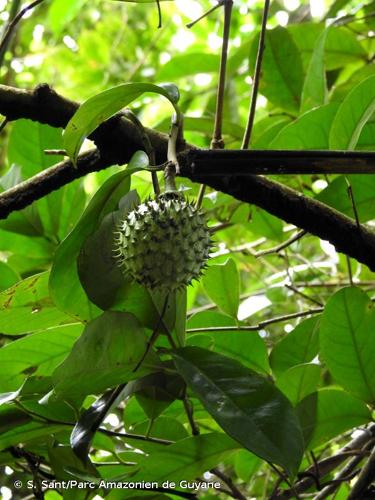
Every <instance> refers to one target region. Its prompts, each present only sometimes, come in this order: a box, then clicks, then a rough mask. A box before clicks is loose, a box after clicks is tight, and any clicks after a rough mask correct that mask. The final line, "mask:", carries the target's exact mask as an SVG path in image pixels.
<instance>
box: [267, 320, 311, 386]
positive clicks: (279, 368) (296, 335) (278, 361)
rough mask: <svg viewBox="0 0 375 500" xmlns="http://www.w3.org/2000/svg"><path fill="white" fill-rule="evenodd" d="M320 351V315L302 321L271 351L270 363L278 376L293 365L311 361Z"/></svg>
mask: <svg viewBox="0 0 375 500" xmlns="http://www.w3.org/2000/svg"><path fill="white" fill-rule="evenodd" d="M318 351H319V316H315V317H314V318H309V319H306V320H305V321H302V322H301V323H300V324H299V325H297V326H296V328H295V329H294V330H293V331H291V332H290V333H288V334H287V335H285V337H283V338H282V339H281V340H280V341H279V342H277V344H276V345H275V347H274V348H273V349H272V351H271V355H270V363H271V367H272V370H273V371H274V372H275V373H276V375H277V376H280V375H281V374H282V373H283V372H285V371H287V370H288V369H289V368H292V367H293V366H296V365H300V364H304V363H309V362H310V361H312V360H313V359H314V358H315V356H316V355H317V354H318Z"/></svg>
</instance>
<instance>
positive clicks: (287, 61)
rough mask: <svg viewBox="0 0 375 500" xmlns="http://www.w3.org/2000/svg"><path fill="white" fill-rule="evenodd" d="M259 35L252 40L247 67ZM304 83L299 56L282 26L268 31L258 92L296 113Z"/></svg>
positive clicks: (251, 60) (253, 53) (252, 58)
mask: <svg viewBox="0 0 375 500" xmlns="http://www.w3.org/2000/svg"><path fill="white" fill-rule="evenodd" d="M258 39H259V38H258V37H256V39H255V40H254V42H253V45H252V50H251V57H250V67H251V68H252V67H253V65H254V64H255V57H256V52H257V47H258ZM302 85H303V68H302V61H301V56H300V53H299V51H298V48H297V46H296V44H295V43H294V41H293V38H292V37H291V35H290V34H289V33H288V31H287V30H286V29H285V28H281V27H278V28H275V29H273V30H269V31H267V36H266V50H265V51H264V57H263V64H262V78H261V81H260V87H259V90H260V92H261V93H262V94H263V95H264V96H265V97H267V99H269V100H270V101H271V102H272V103H273V104H275V105H276V106H279V107H281V108H282V109H285V110H287V111H290V112H292V113H297V112H298V109H299V106H300V98H301V92H302Z"/></svg>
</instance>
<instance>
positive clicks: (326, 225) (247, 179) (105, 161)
mask: <svg viewBox="0 0 375 500" xmlns="http://www.w3.org/2000/svg"><path fill="white" fill-rule="evenodd" d="M77 107H78V104H77V103H75V102H72V101H69V100H67V99H65V98H64V97H62V96H60V95H58V94H57V93H56V92H55V91H53V90H52V89H51V88H50V87H49V86H48V85H46V84H43V85H39V86H38V87H36V88H35V90H33V91H26V90H19V89H15V88H12V87H7V86H4V85H0V113H1V114H2V115H4V116H5V117H6V118H7V119H8V120H16V119H19V118H29V119H31V120H34V121H38V122H41V123H47V124H48V125H51V126H53V127H65V126H66V124H67V122H68V121H69V120H70V118H71V117H72V116H73V114H74V112H75V111H76V109H77ZM146 132H147V134H148V136H149V138H150V142H151V144H152V147H153V148H154V150H155V156H156V161H157V162H158V163H162V162H163V161H165V159H166V155H167V136H166V135H164V134H161V133H158V132H156V131H154V130H150V129H147V130H146ZM90 139H92V140H93V141H94V143H95V144H96V146H97V148H98V149H97V150H93V151H91V152H88V153H85V154H84V155H81V156H80V158H79V162H78V168H77V169H74V168H73V167H72V164H71V163H70V161H64V162H61V163H59V164H57V165H55V166H54V167H51V168H50V169H47V170H44V171H43V172H41V173H40V174H38V175H37V176H35V177H33V178H31V179H29V180H27V181H25V182H23V183H21V184H19V185H17V186H15V187H14V188H13V189H11V190H9V191H6V192H5V193H2V194H0V218H6V217H7V216H8V215H9V214H10V213H11V212H12V211H15V210H20V209H22V208H24V207H25V206H27V205H29V204H31V203H32V202H33V201H35V200H37V199H39V198H41V197H43V196H45V195H46V194H48V193H50V192H51V191H53V190H55V189H59V188H60V187H62V186H64V185H65V184H67V183H69V182H71V181H72V180H74V179H76V178H78V177H82V176H84V175H86V174H87V173H89V172H94V171H97V170H101V169H104V168H107V167H109V166H110V165H116V164H119V165H122V164H124V163H127V162H128V161H129V159H130V157H131V156H132V154H133V153H134V152H135V151H136V150H138V149H142V144H143V140H142V137H141V135H140V132H139V130H138V129H137V127H135V125H134V124H133V123H131V122H130V121H129V120H126V119H124V118H123V117H122V116H121V115H116V116H114V117H113V118H111V119H110V120H108V121H107V122H105V123H104V124H102V125H101V126H100V127H99V128H98V129H97V130H96V131H95V132H94V133H93V134H92V135H91V136H90ZM207 153H212V152H207ZM222 153H228V152H222ZM254 153H255V152H252V154H254ZM257 153H258V154H260V152H257ZM264 153H265V154H269V152H267V151H265V152H264ZM199 154H201V152H199V151H198V150H197V149H196V148H194V147H193V146H189V145H186V146H185V149H184V150H183V151H180V153H179V157H178V161H179V165H180V167H181V175H182V176H185V177H188V178H189V179H191V180H192V181H194V182H199V183H202V184H207V185H208V186H211V187H212V188H214V189H216V190H219V191H222V192H224V193H227V194H230V195H232V196H234V197H235V198H237V199H238V200H241V201H243V202H246V203H253V204H255V205H257V206H259V207H260V208H263V209H264V210H267V211H268V212H270V213H271V214H273V215H275V216H277V217H279V218H281V219H283V220H285V221H286V222H290V223H292V224H294V225H296V226H297V227H299V228H301V229H304V230H305V231H307V232H309V233H311V234H314V235H316V236H318V237H319V238H322V239H324V240H328V241H329V242H330V243H332V244H333V245H334V246H335V247H336V250H337V251H339V252H342V253H344V254H347V255H349V256H350V257H353V258H355V259H357V260H358V261H359V262H361V263H363V264H366V265H367V266H368V267H369V268H370V269H371V270H373V271H375V232H374V231H372V230H371V229H370V228H368V227H367V226H364V225H362V226H360V227H358V226H357V225H356V223H355V221H354V220H352V219H350V218H349V217H346V216H345V215H343V214H341V213H340V212H338V211H336V210H334V209H332V208H330V207H328V206H326V205H324V204H322V203H320V202H319V201H317V200H314V199H312V198H308V197H306V196H304V195H302V194H301V193H299V192H297V191H294V190H293V189H290V188H288V187H286V186H284V185H282V184H280V183H277V182H275V181H271V180H269V179H266V178H264V177H260V176H257V175H248V176H243V175H242V176H241V175H213V174H212V172H211V171H210V172H209V175H205V174H203V173H200V172H199V171H197V169H196V168H194V167H195V165H194V158H196V157H197V155H199ZM204 154H206V152H204ZM291 156H293V155H291ZM254 161H255V160H254ZM260 161H261V160H260ZM326 162H329V155H328V157H327V161H326Z"/></svg>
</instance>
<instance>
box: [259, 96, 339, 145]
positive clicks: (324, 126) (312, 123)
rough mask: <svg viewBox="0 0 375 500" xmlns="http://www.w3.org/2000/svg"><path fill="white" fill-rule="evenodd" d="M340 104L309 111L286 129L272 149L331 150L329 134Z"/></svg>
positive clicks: (281, 132)
mask: <svg viewBox="0 0 375 500" xmlns="http://www.w3.org/2000/svg"><path fill="white" fill-rule="evenodd" d="M337 109H338V104H337V103H331V104H326V105H325V106H321V107H320V108H316V109H312V110H311V111H307V112H306V113H304V114H303V115H302V116H300V117H299V118H297V120H295V121H294V122H292V123H289V124H288V125H286V127H284V128H283V129H282V130H281V131H280V132H279V134H278V135H277V136H276V137H275V139H274V140H273V141H272V142H271V144H270V145H269V148H270V149H329V133H330V129H331V125H332V122H333V119H334V117H335V115H336V113H337Z"/></svg>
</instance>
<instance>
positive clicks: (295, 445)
mask: <svg viewBox="0 0 375 500" xmlns="http://www.w3.org/2000/svg"><path fill="white" fill-rule="evenodd" d="M173 357H174V360H175V363H176V367H177V370H178V371H179V373H180V374H181V375H182V376H183V378H184V379H185V381H186V383H187V384H188V386H189V387H190V389H191V390H192V391H193V393H194V394H195V395H196V396H197V397H198V398H199V399H200V401H201V402H202V404H203V405H204V407H205V408H206V410H207V411H208V412H209V413H210V414H211V416H212V417H213V418H214V419H215V420H216V421H217V423H218V424H219V425H220V426H221V427H222V428H223V429H224V430H225V431H226V432H227V433H228V434H229V435H230V436H231V437H232V438H234V439H236V440H237V441H238V442H240V443H241V445H242V446H243V447H245V448H247V449H248V450H249V451H251V452H253V453H255V454H256V455H258V456H260V457H261V458H263V459H264V460H269V461H271V462H275V463H277V464H279V465H281V466H282V467H284V468H285V469H286V470H287V471H288V473H289V474H291V475H294V474H295V473H296V472H297V470H298V467H299V464H300V461H301V458H302V454H303V440H302V434H301V430H300V428H299V424H298V421H297V418H296V416H295V414H294V412H293V409H292V407H291V405H290V403H289V401H288V400H287V398H286V397H285V396H284V395H283V394H282V393H281V392H280V391H279V390H278V389H277V388H276V387H275V386H274V385H273V384H271V383H270V382H269V381H268V380H267V379H266V378H263V377H261V376H259V375H257V374H256V373H255V372H253V371H252V370H249V369H248V368H245V367H244V366H243V365H241V364H240V363H238V362H237V361H234V360H232V359H230V358H227V357H226V356H222V355H220V354H216V353H213V352H210V351H206V350H204V349H200V348H198V347H186V348H183V349H178V350H177V351H176V352H175V353H174V355H173Z"/></svg>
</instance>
